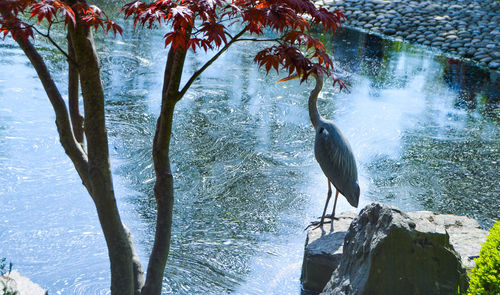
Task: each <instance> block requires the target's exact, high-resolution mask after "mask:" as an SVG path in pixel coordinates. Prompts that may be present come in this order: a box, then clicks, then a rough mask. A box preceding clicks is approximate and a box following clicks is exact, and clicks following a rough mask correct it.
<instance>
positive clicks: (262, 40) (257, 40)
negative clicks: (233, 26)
mask: <svg viewBox="0 0 500 295" xmlns="http://www.w3.org/2000/svg"><path fill="white" fill-rule="evenodd" d="M279 40H280V39H279V38H276V39H253V38H241V39H238V40H236V41H252V42H278V41H279Z"/></svg>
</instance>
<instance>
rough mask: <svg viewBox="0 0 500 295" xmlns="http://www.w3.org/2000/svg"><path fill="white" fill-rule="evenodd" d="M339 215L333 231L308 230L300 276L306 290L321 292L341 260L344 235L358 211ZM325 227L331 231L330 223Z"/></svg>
mask: <svg viewBox="0 0 500 295" xmlns="http://www.w3.org/2000/svg"><path fill="white" fill-rule="evenodd" d="M337 217H338V218H339V220H335V222H334V231H333V232H328V234H326V235H325V233H324V232H322V230H321V228H317V229H315V230H309V231H308V232H307V238H306V245H305V249H304V261H303V262H302V274H301V276H300V281H301V283H302V288H303V289H304V290H307V291H312V292H317V293H319V292H321V291H322V290H323V288H324V287H325V285H326V283H327V282H328V281H329V280H330V277H331V276H332V273H333V271H334V270H335V268H337V265H338V264H339V262H340V258H341V256H342V247H343V245H344V237H345V235H346V233H347V230H348V229H349V225H350V224H351V222H352V221H353V219H354V218H355V217H356V213H354V212H344V213H341V214H340V215H338V216H337ZM324 229H325V230H328V231H329V230H330V225H328V224H327V225H325V226H324Z"/></svg>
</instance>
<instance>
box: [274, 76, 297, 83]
mask: <svg viewBox="0 0 500 295" xmlns="http://www.w3.org/2000/svg"><path fill="white" fill-rule="evenodd" d="M298 78H300V75H299V74H295V75H291V76H288V77H286V78H283V79H281V80H279V81H276V83H281V82H285V81H288V80H293V79H298Z"/></svg>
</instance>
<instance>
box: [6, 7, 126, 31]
mask: <svg viewBox="0 0 500 295" xmlns="http://www.w3.org/2000/svg"><path fill="white" fill-rule="evenodd" d="M25 12H29V13H30V19H33V18H34V19H36V20H37V23H36V24H37V25H39V24H40V23H41V22H42V21H43V20H45V21H46V22H47V23H48V24H53V23H54V22H55V21H58V17H59V16H61V17H63V18H64V23H65V24H66V25H73V26H74V25H76V22H77V16H78V18H79V19H80V21H81V22H82V23H83V24H85V25H87V26H89V27H94V28H95V29H96V30H97V29H98V28H99V27H101V28H102V29H104V30H105V31H106V32H109V31H110V30H113V33H114V34H115V35H116V34H117V33H120V34H121V33H122V31H123V30H122V28H121V27H120V26H119V25H118V24H116V23H115V22H114V21H112V20H110V19H109V18H108V17H107V15H106V14H105V13H104V12H103V11H102V10H101V9H100V8H99V7H97V6H95V5H88V4H87V3H86V2H85V1H80V2H77V3H75V4H74V5H72V6H69V5H68V4H67V3H66V2H65V1H61V0H38V1H35V0H0V33H1V34H3V37H4V38H5V37H6V36H7V35H8V34H9V33H10V34H11V35H12V37H13V38H24V39H28V38H29V37H32V38H33V29H32V26H33V25H31V24H28V23H26V22H24V21H23V20H21V18H20V17H21V16H22V15H23V14H24V13H25Z"/></svg>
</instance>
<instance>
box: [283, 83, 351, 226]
mask: <svg viewBox="0 0 500 295" xmlns="http://www.w3.org/2000/svg"><path fill="white" fill-rule="evenodd" d="M311 76H313V77H314V78H315V80H316V86H315V87H314V89H313V90H312V91H311V94H310V95H309V118H310V119H311V123H312V125H313V126H314V129H315V131H316V139H315V141H314V156H315V157H316V160H317V161H318V163H319V166H320V167H321V170H323V173H324V174H325V176H326V178H327V180H328V194H327V198H326V203H325V208H324V209H323V214H322V215H321V220H320V221H319V223H318V222H312V223H311V225H317V226H316V227H315V228H318V227H321V226H322V225H323V224H324V223H325V221H324V220H325V214H326V210H327V208H328V203H329V202H330V198H331V197H332V187H331V184H333V186H334V187H335V190H336V192H335V201H334V204H333V211H332V214H331V215H330V218H331V220H332V221H331V222H332V226H333V219H334V218H335V208H336V206H337V198H338V196H339V193H341V194H342V195H343V196H344V197H345V198H346V199H347V201H348V202H349V204H351V205H352V206H353V207H358V202H359V194H360V191H359V184H358V171H357V167H356V161H355V159H354V155H353V153H352V149H351V146H350V145H349V142H348V141H347V139H346V138H345V137H344V136H343V135H342V132H340V129H339V128H338V127H337V126H336V125H335V124H334V123H333V122H332V121H329V120H326V119H325V118H323V117H321V115H320V114H319V112H318V108H317V106H316V102H317V100H318V94H319V92H320V91H321V89H322V88H323V75H322V74H321V73H319V74H315V73H311ZM300 77H301V76H300V75H293V76H290V77H287V78H284V79H281V80H279V81H278V82H284V81H287V80H291V79H296V78H300ZM311 225H309V226H311Z"/></svg>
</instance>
